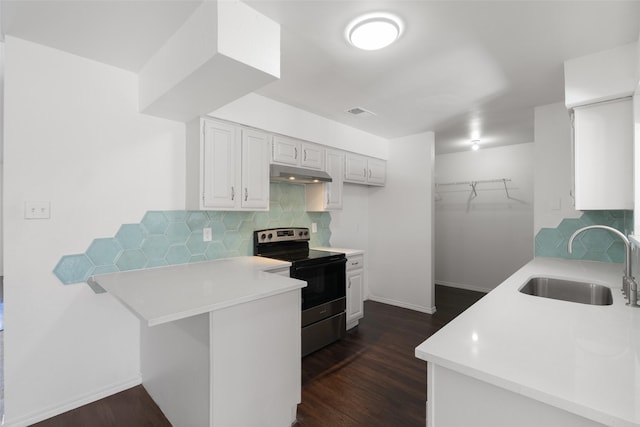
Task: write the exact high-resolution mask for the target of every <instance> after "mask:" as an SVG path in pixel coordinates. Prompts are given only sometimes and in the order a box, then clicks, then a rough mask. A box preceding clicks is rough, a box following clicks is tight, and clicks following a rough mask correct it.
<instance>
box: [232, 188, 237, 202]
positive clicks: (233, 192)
mask: <svg viewBox="0 0 640 427" xmlns="http://www.w3.org/2000/svg"><path fill="white" fill-rule="evenodd" d="M235 199H236V189H235V187H233V186H232V187H231V200H235Z"/></svg>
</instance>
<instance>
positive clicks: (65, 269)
mask: <svg viewBox="0 0 640 427" xmlns="http://www.w3.org/2000/svg"><path fill="white" fill-rule="evenodd" d="M93 269H94V265H93V263H92V262H91V260H90V259H89V257H88V256H86V255H85V254H76V255H65V256H63V257H62V259H60V261H59V262H58V265H56V267H55V268H54V269H53V272H54V274H55V275H56V276H57V277H58V279H60V281H61V282H62V283H64V284H65V285H68V284H70V283H79V282H84V281H86V280H87V279H88V278H89V276H90V275H91V273H92V271H93Z"/></svg>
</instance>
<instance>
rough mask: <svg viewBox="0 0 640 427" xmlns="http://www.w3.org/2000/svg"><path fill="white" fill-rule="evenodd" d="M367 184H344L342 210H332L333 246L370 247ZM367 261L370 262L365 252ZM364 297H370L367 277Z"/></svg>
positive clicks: (368, 189)
mask: <svg viewBox="0 0 640 427" xmlns="http://www.w3.org/2000/svg"><path fill="white" fill-rule="evenodd" d="M370 191H372V190H371V189H370V188H369V187H367V186H366V185H358V184H344V187H343V206H342V210H338V211H332V212H331V246H334V247H337V248H355V249H366V248H368V247H369V212H370V210H369V193H370ZM365 256H366V257H367V259H366V260H365V263H367V264H370V259H369V255H368V254H365ZM364 283H365V289H364V297H365V299H367V298H369V286H368V283H369V282H368V280H366V279H365V282H364Z"/></svg>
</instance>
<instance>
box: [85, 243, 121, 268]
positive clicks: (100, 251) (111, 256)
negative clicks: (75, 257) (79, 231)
mask: <svg viewBox="0 0 640 427" xmlns="http://www.w3.org/2000/svg"><path fill="white" fill-rule="evenodd" d="M121 251H122V246H120V243H119V242H118V240H117V239H115V238H113V237H110V238H106V239H95V240H94V241H93V242H92V243H91V245H90V246H89V249H87V256H88V257H89V259H90V260H91V262H92V263H93V265H95V266H103V265H112V264H113V263H115V261H116V259H117V258H118V255H120V252H121Z"/></svg>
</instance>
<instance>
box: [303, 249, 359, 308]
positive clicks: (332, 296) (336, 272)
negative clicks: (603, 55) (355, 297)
mask: <svg viewBox="0 0 640 427" xmlns="http://www.w3.org/2000/svg"><path fill="white" fill-rule="evenodd" d="M346 263H347V260H346V259H345V258H338V259H329V260H327V261H324V262H315V263H313V264H311V265H309V264H305V263H301V264H302V265H295V264H294V266H292V267H291V277H293V278H295V279H300V280H304V281H306V282H307V287H306V288H302V311H304V310H307V309H309V308H313V307H316V306H319V305H322V304H326V303H328V302H331V301H334V300H337V299H340V298H344V297H345V296H346V286H345V281H346V279H345V265H346Z"/></svg>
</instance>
